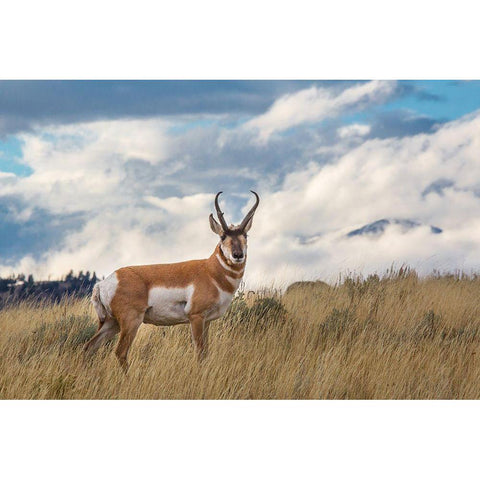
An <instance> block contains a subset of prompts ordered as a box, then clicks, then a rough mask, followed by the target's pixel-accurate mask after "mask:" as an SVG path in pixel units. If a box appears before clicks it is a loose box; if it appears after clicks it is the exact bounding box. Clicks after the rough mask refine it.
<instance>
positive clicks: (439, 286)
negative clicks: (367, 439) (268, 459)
mask: <svg viewBox="0 0 480 480" xmlns="http://www.w3.org/2000/svg"><path fill="white" fill-rule="evenodd" d="M246 297H247V298H246ZM479 297H480V278H477V277H476V276H470V277H467V276H462V275H444V276H440V275H438V276H432V277H429V278H425V279H419V278H418V277H417V275H416V274H415V272H412V271H408V270H406V271H400V272H390V273H386V274H385V275H383V276H382V277H381V278H379V277H377V276H371V277H369V278H368V279H359V278H347V279H346V280H343V281H342V282H339V285H337V286H335V287H330V286H328V285H326V284H323V283H321V282H318V283H300V284H297V285H295V286H294V287H292V288H290V289H289V290H288V291H287V292H286V293H285V294H283V295H280V294H275V293H274V292H263V293H262V292H257V293H256V294H255V295H250V296H243V295H242V294H240V295H239V296H238V297H237V298H236V299H235V301H234V303H233V304H232V306H231V308H230V310H229V311H228V313H227V314H226V315H225V317H224V318H223V319H221V320H217V321H215V322H213V323H212V325H211V328H210V349H209V356H208V358H207V359H206V360H205V361H204V362H203V363H201V364H198V363H197V361H196V360H195V356H194V352H193V347H192V345H191V341H190V332H189V328H188V326H177V327H167V328H161V327H154V326H150V325H143V326H142V328H141V329H140V331H139V334H138V336H137V338H136V340H135V342H134V344H133V347H132V349H131V351H130V357H129V358H130V362H131V367H130V370H129V373H128V375H127V376H125V375H124V374H123V372H122V370H121V369H120V368H119V366H118V365H117V361H116V358H115V356H114V353H113V347H114V344H115V342H116V341H115V342H114V343H113V344H110V345H106V346H105V347H102V349H101V350H100V351H99V352H98V354H97V355H96V356H95V357H93V358H92V359H85V358H84V356H83V351H82V347H83V344H84V343H85V342H86V341H87V340H88V339H89V338H90V337H91V336H92V335H93V334H94V332H95V331H96V327H97V321H96V317H95V315H94V312H93V308H92V307H91V305H90V303H89V301H88V299H85V300H64V301H63V302H62V303H61V304H58V305H54V306H52V305H47V304H44V305H42V304H38V303H36V304H34V303H28V302H25V303H22V304H20V305H16V306H11V307H9V308H6V309H4V310H2V311H0V329H1V338H0V398H2V399H203V398H205V399H478V398H480V360H479V356H480V302H479Z"/></svg>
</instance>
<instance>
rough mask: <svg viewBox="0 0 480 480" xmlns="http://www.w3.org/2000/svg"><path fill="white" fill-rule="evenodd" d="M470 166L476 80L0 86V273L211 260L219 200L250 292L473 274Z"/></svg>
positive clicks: (478, 133)
mask: <svg viewBox="0 0 480 480" xmlns="http://www.w3.org/2000/svg"><path fill="white" fill-rule="evenodd" d="M479 153H480V81H391V80H390V81H380V80H372V81H291V80H289V81H273V80H272V81H0V228H1V232H2V235H1V236H0V275H2V276H7V275H11V274H14V273H20V272H22V273H25V274H29V273H32V274H33V275H34V277H35V278H38V279H47V278H60V277H62V276H64V275H65V274H66V273H67V272H68V271H69V270H70V269H73V270H74V271H79V270H83V271H86V270H89V271H96V272H97V275H99V276H100V277H101V276H103V275H107V274H109V273H110V272H111V271H113V270H115V269H116V268H119V267H121V266H125V265H137V264H146V263H163V262H175V261H183V260H189V259H194V258H206V257H208V256H209V255H210V254H211V252H212V251H213V249H214V248H215V245H216V243H217V238H216V237H215V235H214V234H213V233H212V232H211V230H210V228H209V222H208V215H209V214H210V213H211V212H213V211H214V208H213V199H214V196H215V193H216V192H217V191H220V190H222V191H223V192H224V194H223V195H222V197H221V203H222V208H223V210H224V212H225V217H226V219H227V221H228V222H232V223H239V222H240V221H241V219H242V218H243V215H244V214H245V213H246V212H247V211H248V209H249V208H250V206H251V205H252V202H253V198H252V195H251V194H250V193H249V190H255V191H257V192H258V194H259V195H260V199H261V202H260V206H259V208H258V210H257V213H256V215H255V218H254V222H253V227H252V230H251V232H250V235H249V252H248V262H247V269H246V276H245V282H246V286H247V288H256V287H258V286H272V285H273V286H285V285H287V284H288V283H290V282H292V281H296V280H306V279H321V280H324V281H328V282H335V281H336V280H337V279H338V278H339V276H340V275H344V274H347V273H357V274H363V275H367V274H369V273H373V272H378V273H382V272H385V271H386V269H388V268H390V267H391V266H392V265H395V266H398V267H399V266H401V265H404V264H408V265H410V266H411V267H413V268H415V269H417V270H418V271H419V273H421V274H429V273H431V272H432V271H434V270H439V271H455V270H462V271H465V272H467V273H471V272H474V271H478V270H479V267H480V255H479V245H480V219H479V215H477V212H478V211H479V210H480V209H479V207H480V155H479ZM379 221H381V222H379ZM376 222H379V223H376ZM372 224H373V227H372ZM379 225H380V226H381V228H377V227H378V226H379ZM364 227H365V228H364ZM351 232H357V233H356V234H350V233H351ZM358 232H360V233H358ZM349 234H350V235H349Z"/></svg>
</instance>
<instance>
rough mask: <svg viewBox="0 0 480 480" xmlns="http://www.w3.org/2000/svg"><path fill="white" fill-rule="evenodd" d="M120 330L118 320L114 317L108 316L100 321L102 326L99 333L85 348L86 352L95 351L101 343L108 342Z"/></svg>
mask: <svg viewBox="0 0 480 480" xmlns="http://www.w3.org/2000/svg"><path fill="white" fill-rule="evenodd" d="M119 331H120V327H119V326H118V322H117V321H116V320H115V318H113V317H107V318H106V319H105V320H104V321H103V322H102V321H100V327H99V329H98V331H97V333H96V334H95V335H94V336H93V337H92V338H91V339H90V340H89V341H88V343H87V344H86V345H85V347H84V350H85V352H86V353H89V354H91V353H95V352H96V351H97V350H98V349H99V348H100V346H101V345H103V344H104V343H106V342H108V341H109V340H111V339H112V338H114V337H115V335H116V334H117V333H118V332H119Z"/></svg>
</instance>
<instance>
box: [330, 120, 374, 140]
mask: <svg viewBox="0 0 480 480" xmlns="http://www.w3.org/2000/svg"><path fill="white" fill-rule="evenodd" d="M370 129H371V128H370V125H365V124H361V123H353V124H352V125H345V126H344V127H340V128H339V129H338V130H337V133H338V136H339V137H340V138H348V137H364V136H365V135H368V134H369V133H370Z"/></svg>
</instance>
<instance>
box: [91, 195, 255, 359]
mask: <svg viewBox="0 0 480 480" xmlns="http://www.w3.org/2000/svg"><path fill="white" fill-rule="evenodd" d="M221 193H222V192H219V193H217V195H216V197H215V209H216V211H217V217H218V220H219V222H217V221H216V220H215V219H214V218H213V215H210V228H211V229H212V231H213V232H214V233H216V234H217V235H218V236H219V237H220V241H219V243H218V244H217V246H216V248H215V250H214V252H213V253H212V255H211V256H210V257H209V258H206V259H204V260H190V261H187V262H180V263H171V264H157V265H140V266H131V267H123V268H120V269H118V270H116V271H115V272H113V273H112V274H111V275H109V276H108V277H107V278H105V280H102V281H101V282H99V283H98V284H97V285H95V287H94V289H93V294H92V303H93V305H94V307H95V310H96V312H97V315H98V318H99V320H100V328H99V331H98V332H97V334H96V335H95V336H94V337H93V338H92V339H91V340H90V341H89V342H88V343H87V345H86V346H85V349H86V350H87V351H95V350H97V349H98V348H99V346H100V345H101V344H102V343H103V342H104V341H106V340H108V339H110V338H112V337H113V336H114V335H115V334H116V333H117V331H118V330H120V340H119V342H118V345H117V348H116V354H117V357H118V359H119V360H120V363H121V364H122V365H123V366H124V367H125V368H126V366H127V354H128V350H129V348H130V346H131V343H132V341H133V339H134V338H135V335H136V333H137V330H138V328H139V326H140V325H141V324H142V323H150V324H154V325H165V326H166V325H177V324H181V323H190V326H191V330H192V337H193V340H194V343H195V346H196V348H197V352H198V355H199V357H200V358H201V357H203V355H204V354H205V352H206V346H207V332H208V322H209V321H210V320H215V319H216V318H219V317H221V316H222V315H223V314H224V313H225V312H226V310H227V309H228V307H229V305H230V303H231V301H232V298H233V295H234V294H235V291H236V290H237V288H238V286H239V285H240V283H241V281H242V278H243V274H244V270H245V263H246V259H247V254H246V252H247V232H248V231H249V230H250V228H251V226H252V220H253V215H254V213H255V210H256V208H257V207H258V204H259V201H260V199H259V198H258V195H257V194H256V193H255V192H252V193H253V194H254V195H255V197H256V201H255V205H254V206H253V207H252V208H251V209H250V211H249V212H248V213H247V215H246V216H245V218H244V219H243V221H242V222H241V224H240V225H238V226H233V225H230V226H228V225H227V223H226V222H225V219H224V218H223V212H222V211H221V210H220V206H219V204H218V197H219V195H220V194H221Z"/></svg>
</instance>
